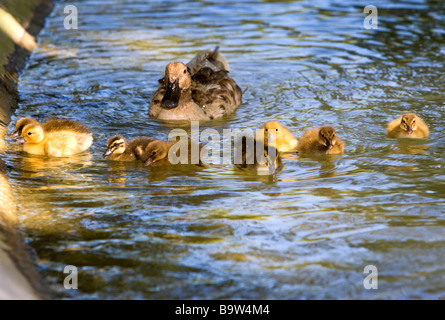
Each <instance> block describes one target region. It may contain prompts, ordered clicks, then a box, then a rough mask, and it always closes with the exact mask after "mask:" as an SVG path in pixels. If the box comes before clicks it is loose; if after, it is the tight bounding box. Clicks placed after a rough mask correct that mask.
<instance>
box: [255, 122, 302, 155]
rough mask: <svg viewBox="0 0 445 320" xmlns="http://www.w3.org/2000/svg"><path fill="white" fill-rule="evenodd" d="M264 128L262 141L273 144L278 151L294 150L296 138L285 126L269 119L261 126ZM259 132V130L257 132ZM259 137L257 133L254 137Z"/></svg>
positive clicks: (296, 142)
mask: <svg viewBox="0 0 445 320" xmlns="http://www.w3.org/2000/svg"><path fill="white" fill-rule="evenodd" d="M261 129H264V143H265V144H271V145H274V146H275V148H276V149H277V150H278V151H279V152H289V151H294V150H296V148H297V145H298V140H297V138H295V137H294V136H293V135H292V132H290V131H289V129H287V128H286V127H285V126H283V125H282V124H281V123H280V122H278V121H269V122H267V123H266V124H265V125H263V126H262V127H261ZM259 134H261V132H259ZM256 138H257V139H258V140H259V139H260V138H261V137H260V136H259V135H257V137H256Z"/></svg>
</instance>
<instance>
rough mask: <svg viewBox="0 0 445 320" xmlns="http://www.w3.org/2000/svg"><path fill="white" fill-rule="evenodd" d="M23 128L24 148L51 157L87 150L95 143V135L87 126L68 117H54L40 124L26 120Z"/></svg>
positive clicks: (26, 150)
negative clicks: (49, 121)
mask: <svg viewBox="0 0 445 320" xmlns="http://www.w3.org/2000/svg"><path fill="white" fill-rule="evenodd" d="M24 121H25V123H26V124H25V125H24V127H23V128H22V130H21V136H22V139H21V140H20V141H19V142H20V143H23V150H24V151H25V152H27V153H30V154H35V155H46V156H50V157H68V156H71V155H74V154H77V153H80V152H83V151H85V150H87V149H88V148H89V147H91V145H92V144H93V135H92V134H91V133H90V130H89V128H88V127H87V126H85V125H83V124H81V123H79V122H76V121H72V120H68V119H60V118H59V119H53V120H51V123H48V122H47V123H45V124H44V125H42V124H40V123H39V122H38V121H37V120H35V122H34V121H29V120H24Z"/></svg>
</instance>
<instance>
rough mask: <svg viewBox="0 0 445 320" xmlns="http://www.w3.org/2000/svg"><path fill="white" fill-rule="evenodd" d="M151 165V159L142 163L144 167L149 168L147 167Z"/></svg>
mask: <svg viewBox="0 0 445 320" xmlns="http://www.w3.org/2000/svg"><path fill="white" fill-rule="evenodd" d="M152 163H153V160H152V159H150V158H148V159H147V160H146V161H145V162H144V166H146V167H147V166H149V165H151V164H152Z"/></svg>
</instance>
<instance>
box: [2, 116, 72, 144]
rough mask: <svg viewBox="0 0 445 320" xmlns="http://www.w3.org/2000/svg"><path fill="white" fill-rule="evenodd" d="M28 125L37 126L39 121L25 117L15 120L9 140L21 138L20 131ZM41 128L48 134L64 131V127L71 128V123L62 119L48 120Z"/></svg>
mask: <svg viewBox="0 0 445 320" xmlns="http://www.w3.org/2000/svg"><path fill="white" fill-rule="evenodd" d="M28 124H39V121H37V120H36V119H34V118H31V117H26V118H21V119H19V120H17V123H16V126H15V131H14V132H12V133H11V135H10V136H9V137H10V138H11V139H15V138H18V137H21V136H22V131H23V128H25V126H27V125H28ZM42 126H43V128H44V129H45V130H46V131H47V132H49V131H57V130H64V128H66V127H70V126H72V121H71V120H67V119H63V118H55V117H54V118H50V119H49V120H47V121H45V122H44V123H43V124H42Z"/></svg>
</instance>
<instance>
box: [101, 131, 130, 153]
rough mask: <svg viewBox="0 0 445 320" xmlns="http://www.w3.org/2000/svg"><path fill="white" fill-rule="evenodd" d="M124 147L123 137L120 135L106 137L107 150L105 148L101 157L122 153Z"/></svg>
mask: <svg viewBox="0 0 445 320" xmlns="http://www.w3.org/2000/svg"><path fill="white" fill-rule="evenodd" d="M125 148H126V141H125V138H124V137H123V136H121V135H115V136H112V137H110V138H109V139H108V141H107V150H105V152H104V154H103V157H104V158H105V157H108V156H109V155H111V154H116V155H117V154H122V153H124V151H125Z"/></svg>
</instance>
